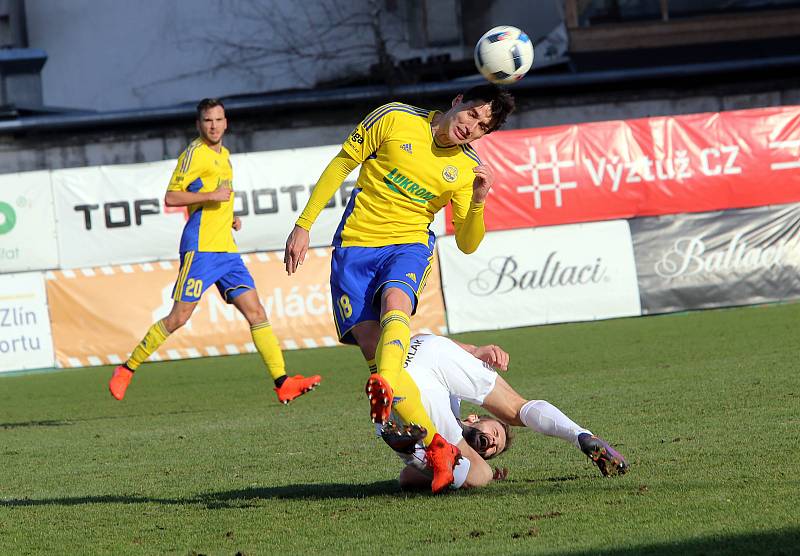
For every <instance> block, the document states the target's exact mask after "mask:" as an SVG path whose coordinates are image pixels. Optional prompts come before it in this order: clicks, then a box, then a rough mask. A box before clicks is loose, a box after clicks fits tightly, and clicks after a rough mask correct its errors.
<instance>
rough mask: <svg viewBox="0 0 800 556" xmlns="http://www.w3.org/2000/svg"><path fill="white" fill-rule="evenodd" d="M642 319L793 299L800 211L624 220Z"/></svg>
mask: <svg viewBox="0 0 800 556" xmlns="http://www.w3.org/2000/svg"><path fill="white" fill-rule="evenodd" d="M630 226H631V234H632V236H633V247H634V251H635V254H636V267H637V273H638V275H639V291H640V292H641V296H642V312H643V313H644V314H652V313H664V312H670V311H682V310H686V309H703V308H710V307H726V306H732V305H748V304H754V303H764V302H769V301H780V300H785V299H795V298H798V297H800V237H798V233H797V231H798V229H800V205H798V204H792V205H784V206H779V207H760V208H753V209H741V210H729V211H724V212H713V213H705V214H688V215H680V216H661V217H653V218H637V219H634V220H631V221H630Z"/></svg>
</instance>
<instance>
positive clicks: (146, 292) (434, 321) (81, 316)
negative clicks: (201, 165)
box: [47, 248, 446, 367]
mask: <svg viewBox="0 0 800 556" xmlns="http://www.w3.org/2000/svg"><path fill="white" fill-rule="evenodd" d="M330 252H331V250H330V248H317V249H311V250H310V251H309V253H308V256H307V258H306V262H305V263H304V264H303V266H302V267H301V268H300V270H299V272H298V273H296V274H295V275H294V276H292V277H288V276H287V275H286V272H285V270H284V266H283V253H282V252H273V253H255V254H250V255H244V256H243V258H244V260H245V263H246V264H247V266H248V268H249V269H250V272H251V273H252V274H253V278H254V279H255V282H256V286H257V288H258V292H259V296H260V297H261V302H262V303H263V304H264V308H265V309H266V311H267V314H268V316H269V320H270V322H271V323H272V326H273V328H274V330H275V334H276V335H277V336H278V338H279V340H280V341H281V346H282V347H283V348H284V349H299V348H310V347H322V346H335V345H338V340H337V337H336V330H335V327H334V324H333V320H332V319H333V317H332V308H331V298H330V286H329V284H328V277H329V275H330ZM177 274H178V264H177V262H176V261H161V262H156V263H146V264H137V265H121V266H104V267H100V268H85V269H81V270H64V271H55V272H48V273H47V278H48V279H47V295H48V299H49V300H50V312H51V317H52V322H53V338H54V344H55V350H56V358H57V360H58V364H59V365H60V366H63V367H82V366H94V365H108V364H120V363H121V362H124V361H125V359H127V357H128V355H129V354H130V352H131V350H133V348H134V347H135V346H136V344H137V343H138V342H139V341H140V340H141V339H142V337H143V336H144V334H145V332H147V329H148V328H149V327H150V325H151V324H153V323H154V322H155V321H157V320H158V319H160V318H163V317H164V316H166V315H167V313H168V312H169V310H170V308H171V307H172V299H171V293H172V287H173V284H174V282H175V279H176V277H177ZM411 324H412V327H413V328H414V329H415V330H418V331H428V332H435V333H437V334H441V333H444V332H446V329H445V321H444V304H443V301H442V294H441V287H440V281H439V271H438V265H434V267H433V269H432V271H431V275H430V278H429V279H428V285H427V287H426V289H425V291H424V292H423V295H422V300H421V302H420V309H419V312H418V313H417V314H416V315H415V316H414V317H413V318H412V322H411ZM254 351H255V346H254V345H253V343H252V339H251V337H250V329H249V326H248V324H247V321H245V320H244V318H243V317H242V316H241V315H240V314H239V312H238V311H237V310H236V308H235V307H234V306H233V305H228V304H226V303H225V302H224V301H223V300H222V298H221V297H220V296H219V294H218V293H217V291H216V288H214V287H213V286H212V287H211V288H209V290H207V291H206V293H205V294H204V295H203V297H202V299H201V301H200V303H199V304H198V306H197V308H196V309H195V311H194V314H193V315H192V318H191V319H190V320H189V322H188V323H187V324H186V325H185V326H184V327H183V328H181V329H179V330H177V331H176V332H175V333H174V334H172V335H171V336H170V337H169V338H168V339H167V341H166V342H165V343H164V345H163V346H162V347H161V348H160V349H159V351H158V352H156V354H155V355H154V356H153V358H152V359H153V360H156V361H158V360H162V359H184V358H190V357H203V356H214V355H228V354H236V353H247V352H254Z"/></svg>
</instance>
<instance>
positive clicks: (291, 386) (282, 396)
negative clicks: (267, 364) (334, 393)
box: [273, 375, 322, 405]
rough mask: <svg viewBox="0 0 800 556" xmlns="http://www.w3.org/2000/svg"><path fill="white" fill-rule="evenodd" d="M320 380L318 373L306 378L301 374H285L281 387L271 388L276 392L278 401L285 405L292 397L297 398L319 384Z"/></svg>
mask: <svg viewBox="0 0 800 556" xmlns="http://www.w3.org/2000/svg"><path fill="white" fill-rule="evenodd" d="M320 382H322V377H321V376H319V375H314V376H310V377H308V378H306V377H304V376H303V375H294V376H287V377H286V380H284V381H283V384H281V387H280V388H273V390H275V393H276V394H278V401H279V402H281V403H282V404H284V405H286V404H287V403H289V402H290V401H292V400H293V399H295V398H299V397H300V396H302V395H303V394H305V393H306V392H310V391H311V390H313V389H314V388H316V387H317V386H319V383H320Z"/></svg>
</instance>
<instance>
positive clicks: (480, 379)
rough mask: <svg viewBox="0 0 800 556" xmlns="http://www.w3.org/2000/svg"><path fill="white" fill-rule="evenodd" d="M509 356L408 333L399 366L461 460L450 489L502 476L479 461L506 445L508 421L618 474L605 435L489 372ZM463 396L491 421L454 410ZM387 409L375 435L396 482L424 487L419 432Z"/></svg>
mask: <svg viewBox="0 0 800 556" xmlns="http://www.w3.org/2000/svg"><path fill="white" fill-rule="evenodd" d="M508 361H509V356H508V353H506V352H505V351H504V350H502V349H501V348H499V347H497V346H494V345H489V346H480V347H479V346H472V345H468V344H461V343H458V342H455V341H453V340H450V339H448V338H444V337H441V336H435V335H430V334H424V335H418V336H414V337H413V338H412V339H411V343H410V345H409V350H408V355H407V356H406V361H405V368H406V371H407V372H408V373H409V375H411V377H412V378H413V380H414V382H415V383H416V384H417V387H418V388H419V390H420V397H421V398H422V403H423V405H424V406H425V410H426V411H427V412H428V415H429V416H430V418H431V420H432V421H433V423H434V424H435V425H436V427H437V429H438V431H439V434H441V435H442V436H443V437H444V438H445V439H446V440H447V441H448V442H450V443H452V444H454V445H456V446H457V447H458V448H459V449H460V450H461V455H462V459H461V460H460V461H459V462H458V465H456V467H455V468H454V470H453V475H454V478H455V480H454V482H453V484H452V485H451V487H452V488H470V487H478V486H484V485H486V484H488V483H489V482H490V481H491V480H492V479H499V478H503V477H504V472H503V471H502V470H492V468H491V467H490V466H489V464H487V463H486V461H485V460H486V459H490V458H492V457H494V456H496V455H498V454H499V453H501V452H502V451H503V450H505V449H506V447H507V446H508V443H509V441H510V436H509V429H508V427H507V426H506V423H507V424H509V425H514V426H520V427H527V428H529V429H531V430H533V431H535V432H538V433H541V434H545V435H547V436H554V437H556V438H560V439H562V440H565V441H566V442H569V443H570V444H572V445H574V446H575V447H576V448H578V449H579V450H581V451H582V452H583V453H584V454H586V455H587V456H588V457H590V458H591V459H592V460H593V461H594V463H595V464H596V465H597V467H598V468H599V469H600V472H601V473H602V474H603V475H604V476H607V475H616V474H623V473H625V472H626V471H627V469H628V464H627V462H626V461H625V458H624V457H622V455H621V454H620V453H619V452H617V451H616V450H615V449H614V448H612V447H611V446H610V445H609V444H608V443H607V442H606V441H605V440H603V439H602V438H600V437H598V436H595V435H593V434H592V433H591V431H589V430H588V429H586V428H584V427H581V426H580V425H578V424H577V423H575V422H574V421H572V420H571V419H570V418H569V417H567V416H566V415H565V414H564V413H562V412H561V411H560V410H559V409H558V408H557V407H555V406H554V405H552V404H550V403H549V402H546V401H544V400H526V399H525V398H523V397H522V396H520V395H519V394H518V393H517V392H516V391H515V390H514V389H513V388H511V386H509V384H508V383H507V382H506V381H505V380H504V379H503V378H502V377H500V376H498V374H497V373H496V372H495V371H494V370H493V367H496V368H498V369H500V370H506V369H507V368H508ZM461 400H466V401H469V402H471V403H474V404H476V405H479V406H481V407H482V408H484V409H486V410H487V411H489V412H490V413H491V414H492V415H494V416H495V417H496V418H497V420H495V419H487V418H478V417H477V416H470V418H468V419H467V420H466V421H464V422H462V421H461V420H460V418H459V416H458V414H459V412H460V407H459V404H460V401H461ZM419 429H420V427H419V426H418V425H412V426H409V425H407V424H404V423H402V421H401V420H399V416H398V415H396V414H393V415H392V420H391V421H390V422H389V423H388V424H387V425H386V426H385V427H383V434H382V436H383V438H384V440H386V442H387V443H388V444H389V446H391V447H392V448H393V449H394V450H395V451H396V452H397V453H398V455H400V457H401V458H402V459H403V461H404V462H405V463H406V467H405V469H403V471H402V472H401V474H400V484H401V486H403V487H406V488H413V487H427V486H429V485H430V481H431V474H430V472H429V470H428V469H427V462H426V459H425V451H424V450H423V447H422V444H421V443H419V442H417V441H418V440H419V439H420V438H421V436H422V435H423V434H424V432H422V431H420V430H419Z"/></svg>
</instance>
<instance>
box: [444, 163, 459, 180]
mask: <svg viewBox="0 0 800 556" xmlns="http://www.w3.org/2000/svg"><path fill="white" fill-rule="evenodd" d="M442 177H443V178H444V180H445V181H446V182H449V183H453V182H454V181H456V179H457V178H458V168H456V167H455V166H445V167H444V170H442Z"/></svg>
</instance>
